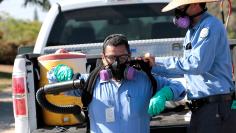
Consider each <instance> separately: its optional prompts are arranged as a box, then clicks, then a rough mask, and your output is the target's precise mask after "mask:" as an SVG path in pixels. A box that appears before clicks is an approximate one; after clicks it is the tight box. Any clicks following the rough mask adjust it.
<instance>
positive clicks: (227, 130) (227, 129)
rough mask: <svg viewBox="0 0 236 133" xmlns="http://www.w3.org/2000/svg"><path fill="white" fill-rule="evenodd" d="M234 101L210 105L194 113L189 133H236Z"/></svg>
mask: <svg viewBox="0 0 236 133" xmlns="http://www.w3.org/2000/svg"><path fill="white" fill-rule="evenodd" d="M231 104H232V101H224V102H215V103H208V104H205V105H203V106H201V107H200V108H198V109H197V110H195V111H193V112H192V116H191V121H190V126H189V127H188V133H236V109H231Z"/></svg>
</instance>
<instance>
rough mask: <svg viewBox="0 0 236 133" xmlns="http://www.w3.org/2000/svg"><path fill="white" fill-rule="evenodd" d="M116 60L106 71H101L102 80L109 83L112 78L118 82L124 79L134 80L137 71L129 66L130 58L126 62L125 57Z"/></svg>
mask: <svg viewBox="0 0 236 133" xmlns="http://www.w3.org/2000/svg"><path fill="white" fill-rule="evenodd" d="M115 58H116V59H115V61H114V62H113V63H112V64H109V65H107V66H106V67H105V69H103V70H101V71H100V79H101V80H103V81H108V80H109V79H111V78H114V79H116V80H118V81H120V80H122V79H128V80H132V79H133V77H134V74H135V69H134V68H133V67H131V66H129V65H128V58H127V59H126V60H125V61H124V59H125V56H117V57H115Z"/></svg>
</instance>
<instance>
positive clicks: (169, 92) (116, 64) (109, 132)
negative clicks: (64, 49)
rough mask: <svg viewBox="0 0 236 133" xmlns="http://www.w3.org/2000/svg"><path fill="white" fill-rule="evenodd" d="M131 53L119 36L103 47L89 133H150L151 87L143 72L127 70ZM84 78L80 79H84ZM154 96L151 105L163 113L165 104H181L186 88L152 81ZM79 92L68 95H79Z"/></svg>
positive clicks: (125, 41)
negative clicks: (149, 107) (178, 101)
mask: <svg viewBox="0 0 236 133" xmlns="http://www.w3.org/2000/svg"><path fill="white" fill-rule="evenodd" d="M130 58H131V52H130V48H129V44H128V41H127V39H126V37H125V36H123V35H121V34H112V35H110V36H108V37H107V38H106V39H105V41H104V44H103V53H102V62H103V65H104V66H105V68H104V69H103V70H101V71H100V75H99V76H98V77H97V79H96V83H95V86H94V89H93V98H92V101H91V103H90V104H89V106H88V113H89V121H90V132H92V133H148V132H150V125H149V123H150V116H149V114H148V106H149V101H150V99H151V97H152V84H151V82H150V80H149V78H148V76H147V75H146V73H145V72H143V71H138V70H135V69H134V68H132V67H131V66H129V65H128V64H129V61H130ZM83 76H84V75H82V77H83ZM155 79H156V81H157V88H158V89H157V90H158V91H157V92H156V94H155V96H154V97H153V98H152V100H151V103H152V104H153V105H157V106H158V107H159V108H158V109H154V110H158V111H159V112H160V111H162V110H163V109H164V105H165V101H167V100H181V99H182V98H183V97H184V96H185V94H186V93H185V88H184V87H183V86H182V84H181V83H180V82H177V81H171V80H168V79H166V78H162V77H155ZM78 92H79V90H75V91H71V92H69V93H67V94H68V95H80V94H79V93H78Z"/></svg>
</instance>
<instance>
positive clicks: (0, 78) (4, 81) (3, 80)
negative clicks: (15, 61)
mask: <svg viewBox="0 0 236 133" xmlns="http://www.w3.org/2000/svg"><path fill="white" fill-rule="evenodd" d="M11 76H12V73H11V72H3V70H0V92H1V91H2V90H4V89H7V88H9V87H11Z"/></svg>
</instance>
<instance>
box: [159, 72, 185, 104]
mask: <svg viewBox="0 0 236 133" xmlns="http://www.w3.org/2000/svg"><path fill="white" fill-rule="evenodd" d="M155 78H156V80H157V88H158V90H160V89H161V88H163V87H165V86H167V87H170V89H171V90H172V92H173V95H174V98H173V101H179V100H181V99H183V98H184V97H185V95H186V89H185V88H184V86H183V84H182V83H181V82H179V81H175V80H171V79H167V78H165V77H160V76H155Z"/></svg>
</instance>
